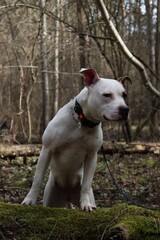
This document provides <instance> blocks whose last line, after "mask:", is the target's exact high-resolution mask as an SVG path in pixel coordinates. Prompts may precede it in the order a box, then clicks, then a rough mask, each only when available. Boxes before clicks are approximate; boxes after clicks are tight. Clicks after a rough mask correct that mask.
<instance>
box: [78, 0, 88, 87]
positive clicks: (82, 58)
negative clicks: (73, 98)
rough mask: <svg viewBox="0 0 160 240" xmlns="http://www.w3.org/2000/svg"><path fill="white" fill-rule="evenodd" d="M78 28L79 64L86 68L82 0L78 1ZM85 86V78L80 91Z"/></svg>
mask: <svg viewBox="0 0 160 240" xmlns="http://www.w3.org/2000/svg"><path fill="white" fill-rule="evenodd" d="M77 26H78V35H79V52H80V53H79V62H80V68H84V67H86V59H85V36H84V35H83V34H81V33H83V17H82V6H81V0H77ZM83 86H84V84H83V78H82V81H81V86H80V89H82V88H83Z"/></svg>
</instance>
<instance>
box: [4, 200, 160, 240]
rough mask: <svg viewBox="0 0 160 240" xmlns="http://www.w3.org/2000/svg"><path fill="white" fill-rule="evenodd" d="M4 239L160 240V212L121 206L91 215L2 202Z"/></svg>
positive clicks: (69, 210) (78, 211)
mask: <svg viewBox="0 0 160 240" xmlns="http://www.w3.org/2000/svg"><path fill="white" fill-rule="evenodd" d="M0 239H3V240H6V239H7V240H9V239H16V240H19V239H25V240H31V239H32V240H33V239H36V240H41V239H50V240H51V239H52V240H89V239H90V240H94V239H95V240H98V239H99V240H105V239H107V240H111V239H117V240H129V239H131V240H137V239H143V240H152V239H154V240H158V239H160V211H151V210H147V209H143V208H140V207H135V206H129V205H127V204H119V205H115V206H113V207H111V208H103V209H98V210H97V211H94V212H91V213H87V212H82V211H81V210H73V209H56V208H45V207H42V206H33V207H26V206H22V205H18V204H6V203H0Z"/></svg>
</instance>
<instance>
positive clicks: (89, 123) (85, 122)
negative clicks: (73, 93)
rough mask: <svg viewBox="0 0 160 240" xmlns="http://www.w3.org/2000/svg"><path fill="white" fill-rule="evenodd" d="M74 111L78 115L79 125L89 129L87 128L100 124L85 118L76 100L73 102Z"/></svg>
mask: <svg viewBox="0 0 160 240" xmlns="http://www.w3.org/2000/svg"><path fill="white" fill-rule="evenodd" d="M74 111H75V112H76V113H77V115H78V121H79V125H82V126H85V127H89V128H94V127H96V126H97V125H99V124H100V122H98V123H94V122H92V121H90V120H89V119H87V118H86V117H85V115H84V113H83V109H82V107H81V105H80V104H79V103H78V101H77V99H76V101H75V106H74Z"/></svg>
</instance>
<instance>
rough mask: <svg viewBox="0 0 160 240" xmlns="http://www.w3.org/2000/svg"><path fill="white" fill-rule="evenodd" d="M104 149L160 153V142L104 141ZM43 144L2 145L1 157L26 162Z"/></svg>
mask: <svg viewBox="0 0 160 240" xmlns="http://www.w3.org/2000/svg"><path fill="white" fill-rule="evenodd" d="M103 145H104V151H105V153H106V154H114V153H123V154H134V153H140V154H146V153H153V154H156V155H159V154H160V143H152V142H151V143H142V142H141V143H137V142H132V143H125V142H104V143H103ZM41 147H42V145H41V144H28V145H0V157H1V158H4V159H6V158H9V159H14V158H16V157H23V158H24V163H25V161H27V160H26V159H27V157H30V156H39V153H40V150H41Z"/></svg>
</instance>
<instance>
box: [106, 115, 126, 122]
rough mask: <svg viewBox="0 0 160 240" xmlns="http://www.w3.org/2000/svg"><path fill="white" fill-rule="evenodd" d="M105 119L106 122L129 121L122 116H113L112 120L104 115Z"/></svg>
mask: <svg viewBox="0 0 160 240" xmlns="http://www.w3.org/2000/svg"><path fill="white" fill-rule="evenodd" d="M103 118H104V119H105V120H106V121H127V119H128V117H122V116H117V115H113V116H111V118H107V117H106V116H105V115H103Z"/></svg>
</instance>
